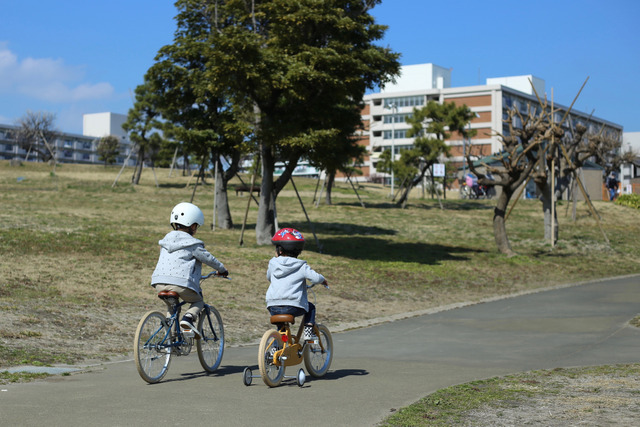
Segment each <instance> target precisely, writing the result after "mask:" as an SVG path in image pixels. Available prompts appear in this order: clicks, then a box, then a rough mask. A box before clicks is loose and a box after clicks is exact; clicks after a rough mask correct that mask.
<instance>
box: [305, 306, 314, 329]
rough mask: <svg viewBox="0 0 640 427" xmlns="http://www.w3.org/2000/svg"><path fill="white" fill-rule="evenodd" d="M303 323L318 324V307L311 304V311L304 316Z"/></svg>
mask: <svg viewBox="0 0 640 427" xmlns="http://www.w3.org/2000/svg"><path fill="white" fill-rule="evenodd" d="M303 322H304V324H305V325H315V324H316V306H315V305H313V304H312V303H309V311H307V312H306V313H305V314H304V318H303Z"/></svg>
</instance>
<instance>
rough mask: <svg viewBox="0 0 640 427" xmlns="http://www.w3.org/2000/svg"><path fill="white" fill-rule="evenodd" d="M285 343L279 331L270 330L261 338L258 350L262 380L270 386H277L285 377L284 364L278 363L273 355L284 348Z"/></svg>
mask: <svg viewBox="0 0 640 427" xmlns="http://www.w3.org/2000/svg"><path fill="white" fill-rule="evenodd" d="M283 347H284V344H283V342H282V337H281V336H280V333H279V332H278V331H273V330H269V331H267V332H265V333H264V335H263V336H262V339H261V340H260V348H259V350H258V367H259V368H260V375H261V376H262V381H264V383H265V384H266V385H268V386H269V387H277V386H278V385H280V383H281V382H282V379H283V378H284V365H283V364H280V365H279V366H278V365H276V364H275V363H274V361H273V355H274V354H275V352H276V351H278V350H282V348H283Z"/></svg>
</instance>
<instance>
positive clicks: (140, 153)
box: [131, 147, 144, 185]
mask: <svg viewBox="0 0 640 427" xmlns="http://www.w3.org/2000/svg"><path fill="white" fill-rule="evenodd" d="M143 164H144V148H142V147H140V149H139V150H138V159H137V162H136V168H135V169H134V170H133V176H132V177H131V183H132V184H133V185H138V184H139V183H140V175H142V166H143Z"/></svg>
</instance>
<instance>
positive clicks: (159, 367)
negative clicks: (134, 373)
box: [133, 311, 171, 384]
mask: <svg viewBox="0 0 640 427" xmlns="http://www.w3.org/2000/svg"><path fill="white" fill-rule="evenodd" d="M164 323H165V318H164V315H163V314H161V313H159V312H157V311H149V312H148V313H146V314H145V315H144V316H143V317H142V319H140V323H138V328H137V329H136V336H135V339H134V343H133V355H134V359H135V360H136V368H137V369H138V373H139V374H140V376H141V377H142V379H143V380H145V381H146V382H148V383H150V384H153V383H157V382H158V381H160V380H161V379H162V378H163V377H164V376H165V375H166V373H167V371H168V370H169V364H170V363H171V346H170V336H169V333H168V332H169V330H168V328H167V327H166V326H165V325H164Z"/></svg>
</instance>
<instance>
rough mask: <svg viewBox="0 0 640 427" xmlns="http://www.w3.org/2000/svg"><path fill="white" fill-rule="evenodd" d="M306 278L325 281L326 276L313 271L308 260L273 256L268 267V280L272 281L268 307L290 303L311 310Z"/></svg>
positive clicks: (318, 281) (313, 280) (268, 295)
mask: <svg viewBox="0 0 640 427" xmlns="http://www.w3.org/2000/svg"><path fill="white" fill-rule="evenodd" d="M306 279H308V280H310V281H311V283H313V284H317V283H322V282H324V276H322V274H319V273H316V272H315V271H313V269H312V268H311V267H309V265H308V264H307V262H306V261H303V260H301V259H297V258H291V257H287V256H279V257H275V258H271V261H269V268H268V269H267V280H269V282H271V284H270V285H269V289H267V297H266V300H267V307H271V306H274V305H290V306H294V307H301V308H304V309H305V310H307V311H309V301H308V300H307V282H306Z"/></svg>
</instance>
